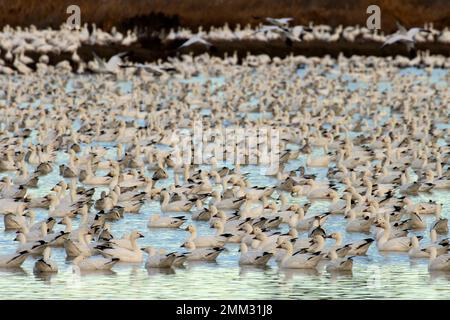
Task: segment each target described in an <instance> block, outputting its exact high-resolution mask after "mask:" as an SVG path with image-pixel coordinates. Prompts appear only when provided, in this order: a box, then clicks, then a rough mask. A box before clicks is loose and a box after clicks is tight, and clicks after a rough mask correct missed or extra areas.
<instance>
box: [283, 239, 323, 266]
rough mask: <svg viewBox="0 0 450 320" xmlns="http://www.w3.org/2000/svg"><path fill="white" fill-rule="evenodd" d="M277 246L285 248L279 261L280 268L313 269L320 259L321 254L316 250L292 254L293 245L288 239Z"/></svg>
mask: <svg viewBox="0 0 450 320" xmlns="http://www.w3.org/2000/svg"><path fill="white" fill-rule="evenodd" d="M278 248H282V249H286V253H285V256H284V257H283V259H282V260H281V261H280V267H281V268H288V269H315V268H316V267H317V265H318V263H319V262H320V260H321V259H322V254H321V253H320V252H316V253H313V254H309V253H297V254H295V255H292V254H293V247H292V244H291V242H290V241H284V242H283V243H282V244H281V245H279V246H278Z"/></svg>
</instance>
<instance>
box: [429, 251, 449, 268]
mask: <svg viewBox="0 0 450 320" xmlns="http://www.w3.org/2000/svg"><path fill="white" fill-rule="evenodd" d="M428 251H429V252H430V262H429V263H428V270H430V271H450V254H442V255H440V256H438V255H437V250H436V248H434V247H431V248H429V249H428Z"/></svg>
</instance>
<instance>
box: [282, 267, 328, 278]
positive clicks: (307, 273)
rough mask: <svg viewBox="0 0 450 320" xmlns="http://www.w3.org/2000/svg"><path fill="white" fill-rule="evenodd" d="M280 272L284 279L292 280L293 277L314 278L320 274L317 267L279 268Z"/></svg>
mask: <svg viewBox="0 0 450 320" xmlns="http://www.w3.org/2000/svg"><path fill="white" fill-rule="evenodd" d="M279 272H280V274H282V275H283V279H284V280H286V281H290V280H292V279H293V278H294V277H297V276H298V277H304V278H316V277H317V276H319V275H320V272H319V270H317V269H280V271H279Z"/></svg>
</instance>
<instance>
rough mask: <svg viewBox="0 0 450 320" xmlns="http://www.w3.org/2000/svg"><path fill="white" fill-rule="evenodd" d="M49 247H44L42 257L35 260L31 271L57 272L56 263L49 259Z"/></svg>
mask: <svg viewBox="0 0 450 320" xmlns="http://www.w3.org/2000/svg"><path fill="white" fill-rule="evenodd" d="M51 250H52V249H51V248H50V247H47V248H45V250H44V253H43V256H42V258H40V259H38V260H36V262H35V264H34V268H33V271H34V272H36V273H55V272H58V265H57V264H56V262H54V261H53V260H50V257H51V252H52V251H51Z"/></svg>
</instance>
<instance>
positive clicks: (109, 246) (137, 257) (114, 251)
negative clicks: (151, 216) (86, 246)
mask: <svg viewBox="0 0 450 320" xmlns="http://www.w3.org/2000/svg"><path fill="white" fill-rule="evenodd" d="M132 233H133V232H132ZM137 237H139V238H142V237H143V236H142V234H140V233H139V232H136V233H133V235H130V239H121V240H127V241H128V242H125V241H123V242H121V243H124V244H125V243H126V244H127V245H128V244H129V245H130V246H131V248H130V249H128V248H126V247H120V246H118V245H116V244H114V243H105V244H101V245H97V246H95V247H94V249H96V250H97V251H98V252H99V253H100V254H101V255H103V256H106V257H110V258H119V259H120V261H122V262H130V263H136V262H142V260H143V252H142V250H140V249H139V247H138V246H137V243H136V239H137ZM116 241H117V240H116Z"/></svg>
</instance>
